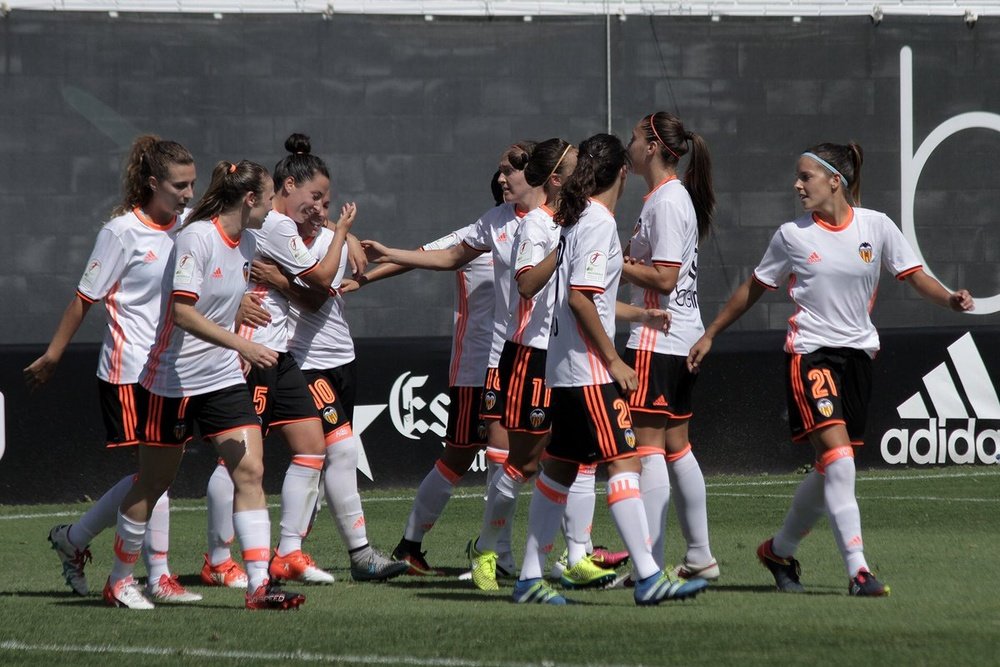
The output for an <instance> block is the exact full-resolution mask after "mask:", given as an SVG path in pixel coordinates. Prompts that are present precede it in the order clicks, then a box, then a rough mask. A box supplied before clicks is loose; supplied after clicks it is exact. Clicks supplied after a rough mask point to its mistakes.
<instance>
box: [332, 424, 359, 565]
mask: <svg viewBox="0 0 1000 667" xmlns="http://www.w3.org/2000/svg"><path fill="white" fill-rule="evenodd" d="M355 438H356V436H353V435H352V436H348V437H347V438H344V439H343V440H340V441H338V442H335V443H333V444H329V445H327V447H326V471H325V472H324V474H323V488H324V491H325V493H326V504H327V506H328V507H329V508H330V514H331V515H332V516H333V521H334V523H336V524H337V531H338V532H339V533H340V537H341V538H342V539H343V540H344V544H345V545H347V550H348V551H353V550H355V549H360V548H361V547H364V546H366V545H367V544H368V531H367V529H366V528H365V512H364V510H363V509H362V507H361V496H360V495H359V494H358V446H357V440H356V439H355Z"/></svg>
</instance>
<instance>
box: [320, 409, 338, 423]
mask: <svg viewBox="0 0 1000 667" xmlns="http://www.w3.org/2000/svg"><path fill="white" fill-rule="evenodd" d="M323 420H324V421H325V422H326V423H327V424H330V425H332V426H336V425H337V422H338V421H340V417H338V416H337V408H334V407H330V406H327V407H326V408H324V409H323Z"/></svg>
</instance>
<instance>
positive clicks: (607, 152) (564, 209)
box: [554, 134, 627, 227]
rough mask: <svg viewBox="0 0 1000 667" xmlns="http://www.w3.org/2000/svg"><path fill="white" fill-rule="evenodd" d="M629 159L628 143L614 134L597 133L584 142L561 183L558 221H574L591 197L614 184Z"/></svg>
mask: <svg viewBox="0 0 1000 667" xmlns="http://www.w3.org/2000/svg"><path fill="white" fill-rule="evenodd" d="M626 159H627V153H626V151H625V147H624V146H623V145H622V142H621V141H620V140H619V139H618V137H616V136H614V135H613V134H595V135H594V136H592V137H590V138H589V139H586V140H585V141H584V142H583V143H581V144H580V149H579V151H578V153H577V158H576V169H574V170H573V173H572V174H571V175H570V177H569V178H568V179H566V182H565V183H564V184H563V187H562V192H561V194H560V204H559V211H558V212H556V215H555V218H554V219H555V222H556V223H557V224H560V225H562V226H563V227H572V226H573V225H575V224H576V223H577V222H578V221H579V220H580V216H581V215H582V214H583V211H584V209H585V208H587V202H588V200H589V199H590V198H591V197H592V196H594V195H598V194H601V193H602V192H605V191H606V190H607V189H608V188H610V187H611V186H612V185H614V183H615V180H616V179H618V178H619V175H620V174H621V169H622V167H624V166H625V162H626Z"/></svg>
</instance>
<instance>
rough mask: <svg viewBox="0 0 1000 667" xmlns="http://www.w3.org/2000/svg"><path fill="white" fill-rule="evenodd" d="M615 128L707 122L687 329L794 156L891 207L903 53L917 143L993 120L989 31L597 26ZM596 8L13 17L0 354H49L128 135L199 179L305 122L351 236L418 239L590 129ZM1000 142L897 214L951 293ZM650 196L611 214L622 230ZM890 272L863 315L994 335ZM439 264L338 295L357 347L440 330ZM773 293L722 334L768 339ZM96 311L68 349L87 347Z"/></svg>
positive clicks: (598, 61) (775, 305) (982, 219)
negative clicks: (819, 162) (859, 178)
mask: <svg viewBox="0 0 1000 667" xmlns="http://www.w3.org/2000/svg"><path fill="white" fill-rule="evenodd" d="M611 42H612V44H611V54H612V57H611V65H612V81H613V83H612V119H613V128H614V130H615V131H616V132H617V133H618V134H619V135H622V136H625V135H627V133H628V132H629V131H630V129H631V127H632V125H633V124H634V123H635V122H636V120H638V118H639V117H640V116H642V115H644V114H647V113H649V112H651V111H653V110H656V109H664V110H669V111H673V112H675V113H678V114H679V115H680V116H681V117H682V118H683V119H684V120H685V121H686V123H687V125H688V127H689V129H692V130H694V131H696V132H699V133H701V134H703V135H704V136H705V137H706V138H707V140H708V141H709V143H710V146H711V148H712V150H713V155H714V158H715V162H716V170H715V175H716V185H717V189H718V195H719V211H718V233H717V235H716V236H715V238H714V239H713V240H711V241H709V242H707V243H706V244H705V245H704V247H703V249H702V253H701V257H702V259H701V272H700V273H701V275H702V281H701V292H702V294H701V302H702V304H703V312H704V314H705V316H706V318H710V317H712V316H713V315H714V313H715V312H716V311H717V310H718V308H719V305H720V304H721V302H722V301H724V299H725V298H726V296H727V295H728V292H729V291H730V290H731V289H732V288H733V287H734V286H735V285H736V284H737V283H738V282H739V281H740V280H742V279H743V278H745V276H746V275H747V273H748V272H749V270H750V269H751V268H752V267H753V265H754V264H755V263H756V261H757V259H758V258H759V256H760V254H761V253H762V252H763V249H764V247H765V245H766V243H767V239H768V238H769V236H770V234H771V233H772V232H773V230H774V228H775V227H776V226H777V225H778V224H779V223H781V222H783V221H784V220H786V219H790V218H791V217H793V216H795V215H796V214H797V212H798V211H797V202H796V199H795V198H794V196H793V195H792V190H791V183H792V169H793V165H794V160H795V157H796V155H797V154H798V152H799V151H801V150H802V149H803V148H805V147H807V146H809V145H811V144H813V143H816V142H818V141H823V140H832V141H838V142H846V141H847V140H850V139H854V140H857V141H859V142H860V143H861V144H862V145H863V146H864V147H865V149H866V162H865V169H864V190H865V195H864V203H865V205H867V206H869V207H872V208H877V209H880V210H884V211H886V212H887V213H889V214H890V215H891V216H892V217H893V218H894V219H897V220H898V219H899V214H900V130H899V124H900V100H899V78H900V65H899V52H900V48H901V47H902V46H904V45H908V46H910V47H912V49H913V54H914V58H913V59H914V77H913V80H914V90H915V103H914V112H913V123H914V141H915V145H919V144H920V142H921V141H922V140H923V138H924V137H925V136H926V135H927V134H928V133H929V132H930V131H931V130H932V129H933V128H934V127H936V126H938V125H939V124H940V123H941V122H943V121H944V120H947V119H948V118H950V117H952V116H955V115H957V114H960V113H964V112H969V111H988V112H994V113H996V112H1000V86H997V85H996V83H995V82H996V78H995V72H996V71H997V70H998V68H1000V25H998V24H997V23H996V22H992V21H989V20H981V21H979V23H978V25H977V26H976V28H975V29H974V30H968V29H966V28H965V26H964V25H963V24H962V22H961V21H957V20H951V19H948V20H944V19H937V20H932V19H919V18H901V17H895V16H894V17H891V20H888V19H887V20H886V21H884V22H883V24H882V25H880V26H878V27H874V26H872V25H871V24H870V22H869V21H868V19H867V18H849V19H810V18H804V19H803V20H802V22H801V23H793V22H792V21H791V20H790V19H786V18H777V19H730V18H724V19H723V20H722V21H721V22H719V23H712V22H710V20H709V19H708V18H681V19H679V18H669V17H657V18H641V17H630V18H629V19H628V20H627V21H625V22H619V21H617V20H614V21H612V25H611ZM605 48H606V47H605V26H604V21H603V19H597V18H579V19H573V18H569V19H567V18H560V19H536V20H535V21H534V22H532V23H523V22H521V21H520V20H516V21H515V20H467V19H465V20H458V19H456V20H449V19H441V18H438V19H437V20H435V21H434V22H426V21H424V20H423V18H422V17H407V18H393V17H357V16H336V17H334V19H333V20H332V21H324V20H322V19H321V18H320V17H319V16H311V15H310V16H302V15H289V16H262V17H253V16H248V17H239V16H229V15H227V16H226V17H225V18H224V19H223V20H221V21H217V20H214V19H211V18H204V17H194V16H187V17H185V16H176V15H170V16H156V15H122V16H121V17H119V18H116V19H111V18H109V17H108V16H107V15H105V14H97V13H95V14H70V13H64V12H37V13H35V12H20V11H15V12H13V13H12V14H11V15H10V16H9V17H7V18H6V19H0V229H2V231H3V236H2V238H3V241H2V243H0V294H2V295H3V296H2V304H3V305H2V317H0V345H2V344H17V343H39V342H44V341H47V340H48V338H49V336H50V335H51V333H52V330H53V328H54V326H55V324H56V322H57V321H58V318H59V315H60V314H61V312H62V309H63V308H64V306H65V303H66V302H67V300H68V299H69V298H70V296H71V295H72V293H73V289H74V286H75V283H76V280H77V279H78V277H79V273H80V271H81V268H82V266H83V264H84V262H85V261H86V258H87V254H88V253H89V250H90V248H91V245H92V243H93V238H94V234H95V233H96V230H97V228H98V227H99V225H100V223H101V222H102V221H103V220H104V219H105V218H106V215H107V212H108V211H109V210H110V208H111V207H112V206H113V205H114V204H115V203H116V200H117V197H118V194H117V193H118V177H119V170H120V166H121V160H122V158H123V156H124V153H125V150H126V148H127V145H128V144H129V142H130V140H131V138H132V137H133V136H134V135H135V134H136V133H138V132H155V133H157V134H159V135H161V136H164V137H167V138H172V139H176V140H178V141H181V142H182V143H184V144H185V145H187V146H188V147H189V148H190V149H191V150H192V151H193V152H194V153H195V157H196V158H197V160H198V166H199V169H200V174H201V180H202V183H204V182H205V180H207V177H208V174H209V173H210V170H211V166H212V164H214V162H215V161H216V160H218V159H221V158H229V159H232V158H240V157H248V158H251V159H256V160H260V161H262V162H264V163H265V164H268V165H273V163H274V162H275V161H276V159H278V158H279V157H281V150H280V149H281V144H282V142H283V139H284V138H285V136H287V135H288V134H289V133H290V132H292V131H302V132H306V133H308V134H310V135H311V136H312V138H313V145H314V147H315V150H316V152H317V153H319V154H321V155H323V156H325V157H326V158H327V159H328V161H329V162H330V164H331V166H332V170H333V172H334V187H335V191H336V193H335V194H336V200H338V201H343V200H348V199H353V200H356V201H357V202H358V204H359V209H360V215H359V220H358V223H357V232H358V234H359V235H361V236H363V237H372V238H379V239H383V240H387V241H389V242H390V243H393V244H397V245H401V246H415V245H417V244H419V243H421V242H424V241H426V240H429V239H431V238H436V237H437V236H439V235H441V234H442V233H444V232H446V231H449V230H451V229H453V228H456V227H458V226H460V225H463V224H465V223H467V222H470V221H472V220H474V219H475V218H476V217H477V216H478V214H479V213H480V212H481V211H482V210H483V209H484V208H485V207H486V206H487V205H488V204H489V202H490V196H489V190H488V188H487V184H488V179H489V177H490V175H491V174H492V173H493V170H494V168H495V161H496V158H497V156H498V154H499V152H500V150H501V149H503V148H504V147H505V146H506V145H507V144H508V143H509V142H510V141H511V140H512V139H516V138H520V137H532V138H539V139H541V138H547V137H549V136H556V135H560V136H564V137H566V138H568V139H570V140H572V141H574V142H578V141H579V140H581V139H582V138H584V137H586V136H588V135H590V134H592V133H594V132H597V131H603V130H604V129H605V125H606V116H607V103H606V88H605V66H606V60H605ZM998 149H1000V134H997V133H996V132H994V131H991V130H967V131H964V132H961V133H959V134H956V135H955V136H954V137H952V138H951V139H949V140H948V141H946V142H945V143H944V144H943V145H942V146H941V148H940V149H938V150H937V151H936V152H935V153H934V154H933V155H932V157H931V159H930V161H929V163H928V167H927V168H926V169H925V170H924V172H923V175H922V177H921V179H920V182H919V190H918V197H917V200H916V216H915V218H916V222H917V226H918V229H919V235H920V238H921V248H922V249H923V252H924V254H925V257H926V259H927V260H928V263H929V264H930V265H931V266H932V267H933V268H934V270H935V271H936V272H937V273H938V274H939V275H940V276H941V277H942V278H943V279H945V280H946V281H949V282H950V283H952V285H953V286H967V287H969V288H970V289H972V290H973V292H974V293H975V294H977V295H992V294H994V293H997V292H1000V289H998V288H1000V276H998V272H997V271H996V268H995V266H996V261H997V259H998V255H1000V243H998V238H997V235H998V231H997V225H996V224H994V223H995V216H996V211H997V210H1000V207H998V206H997V202H998V194H1000V193H998V185H997V177H996V173H997V170H996V168H995V156H996V155H997V154H998V153H1000V150H998ZM642 193H643V187H642V186H641V185H640V183H638V182H637V181H636V180H635V179H633V182H631V183H630V185H629V189H628V192H627V194H626V198H625V200H623V202H622V204H621V206H620V209H619V221H620V227H621V229H622V232H623V234H626V233H627V232H628V231H629V230H630V229H631V225H632V221H633V219H634V217H635V215H636V214H637V212H638V209H639V205H640V200H641V195H642ZM893 283H894V281H891V280H885V281H884V282H883V287H882V290H881V294H880V303H879V305H878V306H877V308H876V313H875V317H876V321H877V323H878V324H880V325H882V326H914V325H918V326H919V325H924V324H939V325H955V324H962V325H965V326H969V325H970V324H971V325H978V324H996V323H997V322H1000V319H998V316H996V315H990V316H986V317H981V318H975V319H972V320H969V319H961V318H959V316H957V315H953V314H950V313H947V312H944V311H941V310H937V309H933V308H931V307H930V306H926V305H922V304H918V303H916V301H915V296H914V295H913V294H912V293H910V292H909V291H908V290H907V289H906V288H904V287H902V286H899V285H896V284H893ZM450 302H451V287H450V281H449V280H448V278H447V277H446V276H441V275H432V274H422V275H419V276H418V275H417V274H411V276H410V277H409V278H407V279H402V280H397V281H396V284H394V285H392V286H391V287H389V286H373V287H372V288H366V290H364V291H362V292H361V293H359V294H358V295H356V296H354V297H352V300H351V309H350V313H351V318H352V325H353V327H354V332H355V334H356V335H357V336H361V337H365V336H368V337H379V336H406V335H425V336H427V335H429V336H433V335H447V334H449V333H450V331H449V329H450ZM790 312H791V310H790V307H789V306H788V304H787V302H786V300H785V299H784V298H783V296H782V295H780V294H778V295H771V296H769V297H766V301H765V302H764V303H763V304H762V305H760V306H758V307H757V308H755V309H754V310H753V311H751V312H750V313H749V314H748V315H747V316H746V317H745V318H744V320H743V321H742V322H741V323H740V325H739V326H740V327H742V328H745V329H768V328H783V327H784V322H785V319H786V318H787V317H788V315H789V314H790ZM99 320H100V317H94V316H91V318H89V322H88V323H87V325H86V327H85V329H84V330H83V331H82V332H81V334H80V336H79V337H78V340H81V341H93V340H97V339H98V337H99V326H98V325H99Z"/></svg>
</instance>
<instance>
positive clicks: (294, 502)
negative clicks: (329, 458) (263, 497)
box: [278, 454, 326, 556]
mask: <svg viewBox="0 0 1000 667" xmlns="http://www.w3.org/2000/svg"><path fill="white" fill-rule="evenodd" d="M325 458H326V457H325V456H324V455H322V454H319V455H315V456H312V455H309V454H296V455H295V456H293V457H292V462H291V463H290V464H289V466H288V470H286V471H285V481H284V482H283V483H282V485H281V528H280V531H281V533H280V534H281V539H280V540H279V542H278V553H279V554H281V555H282V556H287V555H288V554H290V553H292V552H294V551H299V550H300V549H302V538H304V537H305V536H306V535H308V534H309V523H310V521H311V520H312V515H313V510H314V509H315V508H316V496H318V495H319V474H320V470H321V469H322V468H323V461H324V459H325Z"/></svg>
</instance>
